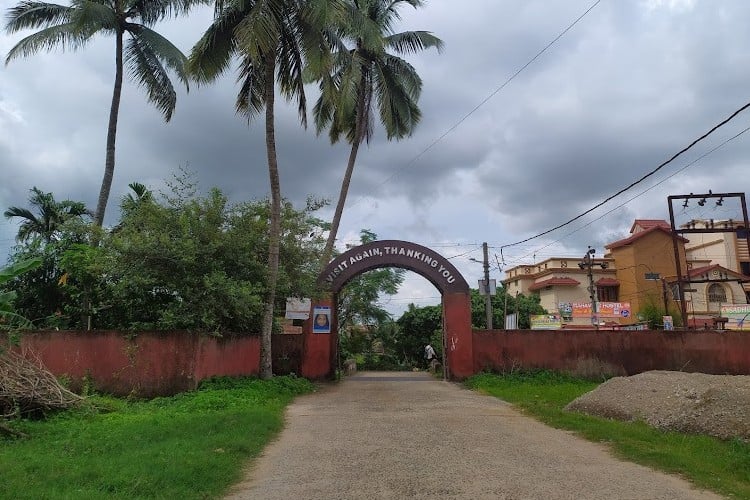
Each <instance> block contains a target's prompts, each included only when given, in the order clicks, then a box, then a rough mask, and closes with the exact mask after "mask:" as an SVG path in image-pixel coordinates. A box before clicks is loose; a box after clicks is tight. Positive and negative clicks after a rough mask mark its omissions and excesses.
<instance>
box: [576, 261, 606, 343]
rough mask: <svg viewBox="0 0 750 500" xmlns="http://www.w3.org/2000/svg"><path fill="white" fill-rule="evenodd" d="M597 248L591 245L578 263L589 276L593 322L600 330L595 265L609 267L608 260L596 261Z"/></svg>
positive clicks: (603, 267)
mask: <svg viewBox="0 0 750 500" xmlns="http://www.w3.org/2000/svg"><path fill="white" fill-rule="evenodd" d="M595 253H596V250H595V249H593V248H591V247H589V249H588V250H587V251H586V253H585V254H584V255H583V261H582V262H579V263H578V267H580V268H581V269H586V270H587V273H586V274H588V277H589V288H588V290H589V297H590V298H591V324H592V325H594V328H596V329H597V330H599V319H598V318H597V314H596V313H597V310H596V285H595V284H594V271H593V267H594V266H600V267H601V268H602V269H606V268H607V263H606V262H600V263H596V262H594V254H595Z"/></svg>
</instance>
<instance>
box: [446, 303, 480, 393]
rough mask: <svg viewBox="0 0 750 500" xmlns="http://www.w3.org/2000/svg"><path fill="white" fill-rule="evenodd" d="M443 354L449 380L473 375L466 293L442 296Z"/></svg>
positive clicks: (468, 309)
mask: <svg viewBox="0 0 750 500" xmlns="http://www.w3.org/2000/svg"><path fill="white" fill-rule="evenodd" d="M443 318H444V321H445V333H444V335H445V354H446V358H447V364H448V372H449V375H450V378H451V379H458V380H461V379H465V378H467V377H470V376H471V375H474V349H473V338H472V331H471V299H470V298H469V295H468V294H466V293H446V294H443Z"/></svg>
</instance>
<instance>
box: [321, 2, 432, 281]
mask: <svg viewBox="0 0 750 500" xmlns="http://www.w3.org/2000/svg"><path fill="white" fill-rule="evenodd" d="M345 3H346V6H347V9H346V10H345V13H346V15H345V16H343V17H341V18H340V21H339V22H338V23H336V24H334V25H333V26H332V27H331V28H330V29H329V30H327V32H326V33H327V35H328V39H329V43H330V44H331V47H332V50H331V52H332V54H331V57H327V58H321V59H320V60H319V62H320V64H319V65H311V66H310V67H309V68H308V73H309V75H310V77H311V79H315V80H320V90H321V94H320V98H319V99H318V102H317V103H316V105H315V108H314V113H315V124H316V127H317V130H318V133H320V131H321V130H323V129H325V128H328V130H329V136H330V138H331V142H337V141H338V140H339V139H340V138H341V136H342V135H343V136H345V137H346V139H347V141H348V142H349V143H350V144H351V149H350V152H349V160H348V162H347V167H346V172H345V173H344V178H343V180H342V183H341V192H340V194H339V200H338V203H337V204H336V210H335V213H334V216H333V222H332V224H331V230H330V232H329V235H328V241H327V242H326V247H325V250H324V252H323V255H322V258H321V268H323V267H325V266H326V265H327V264H328V261H329V260H330V258H331V255H332V253H333V246H334V243H335V241H336V236H337V233H338V228H339V224H340V222H341V215H342V213H343V211H344V205H345V203H346V196H347V193H348V191H349V184H350V183H351V178H352V174H353V172H354V164H355V162H356V160H357V152H358V150H359V146H360V144H361V143H362V142H363V141H365V140H367V142H368V143H369V141H370V138H371V137H372V133H373V123H372V122H373V110H372V108H373V106H374V105H377V108H378V115H379V117H380V121H381V123H382V124H383V126H384V128H385V131H386V135H387V137H388V139H389V140H390V139H393V138H395V139H402V138H403V137H406V136H409V135H411V133H412V132H413V130H414V128H415V127H416V125H417V123H418V122H419V119H420V117H421V113H420V110H419V107H418V106H417V101H418V100H419V94H420V92H421V89H422V80H421V79H420V78H419V75H418V74H417V72H416V70H415V69H414V67H412V66H411V65H410V64H409V63H408V62H406V61H405V60H403V59H401V58H400V57H398V55H395V54H412V53H416V52H418V51H420V50H424V49H427V48H431V47H435V48H437V49H438V50H440V49H441V48H442V46H443V42H442V40H440V39H439V38H437V37H436V36H434V35H433V34H432V33H429V32H427V31H405V32H401V33H394V31H393V25H394V23H395V22H396V21H398V20H399V19H400V18H401V16H400V14H399V12H398V8H399V6H400V5H401V4H408V5H411V6H412V7H414V8H417V7H420V6H422V5H423V2H422V0H347V1H346V2H345ZM389 51H392V52H393V53H391V52H389ZM394 53H395V54H394Z"/></svg>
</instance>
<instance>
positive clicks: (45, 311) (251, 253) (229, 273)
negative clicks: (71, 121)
mask: <svg viewBox="0 0 750 500" xmlns="http://www.w3.org/2000/svg"><path fill="white" fill-rule="evenodd" d="M189 176H190V174H186V173H184V172H183V173H182V174H180V175H178V176H176V178H175V180H173V181H172V182H171V183H170V184H169V186H170V191H169V192H168V193H167V194H164V195H162V196H161V197H158V198H157V197H155V196H153V195H151V194H150V192H149V191H148V190H147V189H145V187H143V186H141V185H138V184H137V183H134V184H132V185H131V189H133V191H134V193H135V196H126V197H124V198H123V200H122V204H123V206H122V218H121V220H120V222H119V223H118V224H117V225H116V226H115V227H114V228H113V230H112V231H111V233H108V234H105V233H102V232H101V230H100V229H99V228H96V227H93V226H91V225H88V224H85V223H83V222H80V221H72V220H71V221H67V222H65V223H64V224H62V225H60V226H59V227H57V228H56V231H55V237H54V238H53V239H50V240H49V241H44V240H42V239H39V238H36V239H31V240H29V241H27V242H25V244H23V245H19V246H18V247H16V249H15V254H14V255H13V257H12V262H21V261H24V260H27V259H29V258H35V259H39V260H40V261H41V264H40V266H39V267H38V268H37V269H35V270H32V271H31V272H29V273H26V274H24V275H22V276H18V277H14V278H13V279H12V280H8V281H7V282H6V283H5V284H3V283H0V292H11V291H12V292H13V293H14V294H15V297H16V306H17V308H18V311H19V313H21V314H23V315H25V316H27V317H29V318H31V319H33V320H35V321H36V322H38V324H39V326H41V327H50V328H79V329H86V328H88V327H89V325H91V326H92V327H93V328H100V329H101V328H117V329H191V330H199V331H209V332H224V331H236V332H249V333H258V332H259V330H260V322H261V316H262V310H263V302H264V295H265V293H266V283H267V263H268V253H267V251H266V250H267V248H268V231H269V228H268V220H269V203H268V201H267V200H258V201H252V202H244V203H239V204H236V205H232V204H230V203H228V201H227V199H226V197H225V196H224V195H223V194H222V193H221V192H220V191H219V190H217V189H214V190H211V191H210V192H209V193H208V194H207V195H206V196H199V195H197V194H196V193H197V189H196V186H195V185H194V183H192V181H191V179H190V177H189ZM323 205H324V203H323V202H321V201H318V200H314V199H310V200H308V203H307V206H306V207H305V208H304V209H302V210H297V209H295V208H294V207H293V206H292V205H291V204H290V203H287V202H285V203H284V205H283V212H282V240H281V249H280V252H281V259H282V266H281V268H280V276H279V282H278V290H279V297H282V299H283V298H285V297H287V296H307V297H310V296H314V293H315V292H316V288H315V280H316V277H317V269H316V262H317V257H318V255H319V252H320V248H321V247H322V245H323V240H322V238H321V234H322V232H323V229H324V228H325V226H326V225H325V223H323V222H322V221H321V220H320V219H318V218H317V217H315V214H314V213H315V211H316V210H318V209H319V208H320V207H322V206H323ZM94 241H95V242H96V245H92V242H94ZM279 302H280V303H279V304H277V307H283V304H281V301H279Z"/></svg>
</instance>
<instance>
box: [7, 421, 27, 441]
mask: <svg viewBox="0 0 750 500" xmlns="http://www.w3.org/2000/svg"><path fill="white" fill-rule="evenodd" d="M0 435H2V436H7V437H15V438H25V437H28V434H25V433H23V432H21V431H17V430H15V429H11V428H10V427H8V426H7V425H5V424H3V423H2V422H0Z"/></svg>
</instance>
